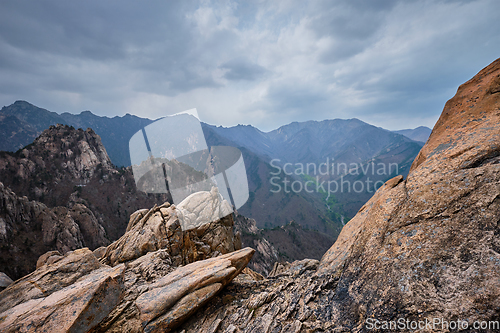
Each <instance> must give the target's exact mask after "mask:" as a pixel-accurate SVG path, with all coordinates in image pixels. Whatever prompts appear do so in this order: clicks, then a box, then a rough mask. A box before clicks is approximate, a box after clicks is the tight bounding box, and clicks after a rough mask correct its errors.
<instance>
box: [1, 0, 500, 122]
mask: <svg viewBox="0 0 500 333" xmlns="http://www.w3.org/2000/svg"><path fill="white" fill-rule="evenodd" d="M499 17H500V4H499V3H498V0H477V1H465V0H464V1H455V0H449V1H444V0H443V1H438V0H434V1H431V0H429V1H422V0H420V1H409V0H404V1H403V0H401V1H396V0H366V1H363V0H338V1H301V0H297V1H293V0H290V1H278V0H276V1H241V2H235V1H227V2H226V1H213V2H211V1H124V0H119V1H113V0H107V1H63V0H60V1H23V0H15V1H10V0H8V1H6V0H2V1H1V2H0V106H2V105H9V104H12V103H13V102H14V101H15V100H26V101H28V102H30V103H33V104H35V105H37V106H40V107H43V108H46V109H48V110H51V111H56V112H59V113H61V112H72V113H79V112H80V111H84V110H90V111H92V112H93V113H95V114H98V115H103V116H115V115H124V114H125V113H131V114H135V115H138V116H142V117H148V118H153V119H154V118H158V117H161V116H163V115H166V114H172V113H175V112H180V111H183V110H186V109H190V108H197V109H198V113H199V115H200V118H201V120H203V121H205V122H208V123H211V124H216V125H224V126H232V125H237V124H251V125H254V126H256V127H258V128H260V129H261V130H265V131H268V130H272V129H274V128H277V127H279V126H281V125H284V124H287V123H290V122H292V121H305V120H323V119H333V118H359V119H361V120H364V121H366V122H369V123H371V124H374V125H377V126H381V127H384V128H388V129H402V128H413V127H417V126H419V125H425V126H429V127H432V126H433V125H434V123H435V121H436V120H437V118H438V117H439V114H440V113H441V111H442V108H443V106H444V104H445V102H446V100H448V99H449V98H451V97H452V96H453V95H454V94H455V92H456V89H457V87H458V86H459V85H460V84H461V83H463V82H465V81H466V80H468V79H469V78H471V77H472V76H473V75H474V74H476V73H477V72H478V71H479V70H481V69H482V68H483V67H485V66H487V65H488V64H489V63H491V62H492V61H493V60H495V59H497V58H499V57H500V19H499Z"/></svg>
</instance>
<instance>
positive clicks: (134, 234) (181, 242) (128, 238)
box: [102, 191, 241, 266]
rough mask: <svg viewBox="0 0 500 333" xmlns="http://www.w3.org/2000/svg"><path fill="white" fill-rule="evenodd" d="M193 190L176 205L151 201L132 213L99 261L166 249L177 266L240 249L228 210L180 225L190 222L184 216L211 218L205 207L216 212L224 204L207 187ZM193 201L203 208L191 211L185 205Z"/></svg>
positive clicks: (111, 261)
mask: <svg viewBox="0 0 500 333" xmlns="http://www.w3.org/2000/svg"><path fill="white" fill-rule="evenodd" d="M212 192H213V191H212ZM196 194H197V195H196V196H189V197H187V198H186V199H185V200H183V201H182V202H181V203H179V205H178V206H177V207H176V206H175V205H170V203H168V202H167V203H164V204H163V205H161V206H156V205H155V206H154V207H153V208H151V209H150V210H145V209H143V210H139V211H137V212H135V213H133V214H132V215H131V216H130V220H129V224H128V226H127V232H126V233H125V235H123V236H122V237H121V238H120V239H118V240H117V241H116V242H114V243H113V244H111V245H110V246H108V247H107V249H106V252H105V253H104V255H103V257H102V261H103V262H104V263H106V264H109V265H111V266H114V265H116V264H118V263H121V262H125V261H130V260H133V259H136V258H138V257H140V256H143V255H145V254H146V253H148V252H153V251H157V250H160V249H167V250H168V253H169V254H170V257H171V259H172V263H173V264H174V265H175V266H179V265H185V264H188V263H192V262H195V261H198V260H203V259H207V258H211V257H216V256H218V255H220V254H226V253H229V252H233V251H235V250H239V249H241V239H240V234H239V233H236V234H235V233H234V232H233V226H234V220H233V215H232V214H229V215H227V216H223V217H222V218H221V219H219V220H216V221H213V222H210V223H204V224H201V225H200V226H198V227H197V228H192V229H187V230H186V229H185V228H184V227H185V226H186V225H191V223H186V222H185V221H186V219H189V218H193V219H195V220H196V219H199V217H200V218H201V217H205V218H206V219H205V220H206V221H212V218H211V217H210V218H207V216H206V214H212V213H207V212H208V211H210V212H213V213H214V214H216V215H217V216H219V212H220V211H221V210H222V209H227V207H228V203H227V201H225V200H223V199H222V197H221V196H220V195H212V194H213V193H211V192H208V191H203V192H199V193H196ZM217 194H218V193H217ZM200 196H201V197H203V198H205V200H204V201H203V202H200V201H199V200H198V198H199V197H200ZM189 201H193V202H194V203H189ZM193 205H194V206H196V207H199V206H203V207H205V208H206V209H202V210H200V211H198V212H195V211H193V210H191V209H189V208H190V207H192V206H193ZM182 226H184V227H182Z"/></svg>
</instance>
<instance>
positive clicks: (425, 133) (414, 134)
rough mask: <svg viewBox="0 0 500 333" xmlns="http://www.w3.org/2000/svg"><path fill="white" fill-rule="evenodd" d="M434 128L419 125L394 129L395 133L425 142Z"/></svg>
mask: <svg viewBox="0 0 500 333" xmlns="http://www.w3.org/2000/svg"><path fill="white" fill-rule="evenodd" d="M431 132H432V130H431V129H430V128H429V127H425V126H419V127H417V128H414V129H403V130H399V131H394V133H398V134H401V135H404V136H406V137H407V138H410V139H412V140H415V141H419V142H423V143H425V142H426V141H427V139H428V138H429V136H430V135H431Z"/></svg>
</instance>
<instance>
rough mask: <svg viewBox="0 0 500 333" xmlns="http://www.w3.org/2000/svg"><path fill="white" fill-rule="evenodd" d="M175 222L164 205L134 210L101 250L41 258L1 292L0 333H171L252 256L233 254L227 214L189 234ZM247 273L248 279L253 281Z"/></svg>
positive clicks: (237, 243)
mask: <svg viewBox="0 0 500 333" xmlns="http://www.w3.org/2000/svg"><path fill="white" fill-rule="evenodd" d="M209 206H210V207H213V206H214V202H211V203H209ZM178 216H179V214H178V212H177V209H176V208H175V206H171V205H169V204H168V203H167V204H164V205H162V206H160V207H157V206H155V207H153V208H152V209H150V210H140V211H137V212H136V213H134V214H132V215H131V217H130V222H129V226H128V228H127V232H126V233H125V235H123V236H122V238H120V239H119V240H117V241H116V242H115V243H113V244H111V245H110V246H108V248H107V249H105V248H101V249H98V250H95V251H90V250H89V249H87V248H83V249H78V250H75V251H70V252H68V253H66V254H65V255H61V253H59V252H58V251H50V252H47V253H46V254H44V255H42V256H40V258H39V259H38V262H37V269H36V270H35V271H34V272H32V273H31V274H29V275H27V276H25V277H23V278H21V279H19V280H17V281H15V282H14V283H13V284H10V285H8V287H7V288H6V289H5V290H3V291H2V292H0V332H39V331H40V332H168V331H170V330H172V329H173V328H175V327H176V326H178V325H179V324H181V323H182V322H183V321H184V320H186V319H187V318H188V317H189V316H190V315H191V314H193V313H194V312H195V311H196V310H197V309H198V308H199V307H200V306H202V305H204V304H206V303H207V302H208V301H210V300H211V299H212V298H213V297H214V296H215V295H217V294H218V293H219V292H220V291H221V290H222V289H223V288H224V287H225V286H226V285H227V284H228V283H229V282H230V281H231V280H232V279H234V278H235V277H236V276H237V275H238V274H240V273H241V272H242V270H243V269H244V268H245V267H246V265H247V264H248V262H249V261H250V259H251V258H252V256H253V253H254V252H255V251H254V250H253V249H251V248H245V249H240V250H236V249H238V248H240V247H241V242H240V241H239V238H238V237H237V236H235V235H234V233H233V220H232V216H231V215H229V216H226V217H224V218H222V219H220V220H217V221H214V222H211V223H206V224H203V225H201V226H199V227H198V228H195V229H192V230H187V231H184V230H182V229H181V227H180V223H179V218H178ZM235 250H236V251H235ZM250 273H252V274H244V275H245V276H247V279H253V277H254V276H256V275H255V274H256V273H255V272H250ZM257 275H258V274H257Z"/></svg>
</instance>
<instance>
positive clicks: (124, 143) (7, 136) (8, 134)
mask: <svg viewBox="0 0 500 333" xmlns="http://www.w3.org/2000/svg"><path fill="white" fill-rule="evenodd" d="M12 117H15V118H17V121H15V120H14V118H12ZM152 122H153V120H150V119H146V118H140V117H137V116H133V115H130V114H126V115H125V116H123V117H118V116H116V117H113V118H108V117H101V116H97V115H95V114H93V113H92V112H90V111H83V112H81V113H80V114H77V115H75V114H71V113H67V112H65V113H62V114H58V113H56V112H52V111H48V110H46V109H42V108H39V107H37V106H34V105H32V104H30V103H28V102H26V101H16V102H15V103H14V104H11V105H9V106H4V107H3V108H2V109H1V110H0V138H2V139H4V140H2V142H1V143H0V150H5V151H16V150H18V149H20V148H23V147H24V146H26V145H28V144H30V143H31V142H33V140H34V139H35V138H36V137H37V136H38V135H40V134H41V133H42V132H43V131H44V130H45V129H47V128H49V127H50V126H51V125H56V124H63V125H68V126H73V127H75V128H82V129H87V128H92V129H93V130H94V131H95V132H96V133H97V134H98V135H99V136H100V137H101V141H102V143H103V145H104V146H105V147H106V150H107V151H108V155H109V157H110V159H111V161H112V162H113V164H115V165H117V166H129V165H130V156H129V152H128V149H129V148H128V141H129V139H130V137H132V135H134V134H135V132H137V131H139V130H140V129H141V128H143V127H144V126H147V125H148V124H150V123H152Z"/></svg>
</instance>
